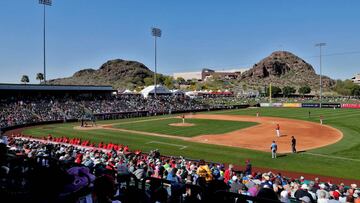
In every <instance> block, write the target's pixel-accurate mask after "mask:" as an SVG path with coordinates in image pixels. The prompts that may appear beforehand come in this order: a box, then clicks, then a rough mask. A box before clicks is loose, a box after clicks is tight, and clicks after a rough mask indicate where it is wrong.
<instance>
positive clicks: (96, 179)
mask: <svg viewBox="0 0 360 203" xmlns="http://www.w3.org/2000/svg"><path fill="white" fill-rule="evenodd" d="M0 87H1V88H2V90H3V91H1V101H2V102H1V105H0V107H1V120H0V121H1V128H2V129H3V130H4V131H8V130H10V129H17V128H19V127H24V126H32V125H34V124H44V122H45V123H47V122H74V121H77V120H78V119H79V118H81V117H82V116H83V115H85V114H86V113H90V114H91V115H95V116H96V118H97V119H99V120H103V119H120V118H129V117H139V116H142V117H143V116H151V115H155V114H169V113H176V112H197V111H208V110H219V109H229V108H239V107H242V108H243V107H247V106H246V105H243V106H239V105H234V104H235V103H236V102H234V101H238V100H242V99H243V101H247V100H249V99H250V100H251V99H254V98H235V97H228V96H224V97H219V96H217V97H207V96H204V95H203V96H201V97H197V98H193V99H191V98H189V97H187V96H185V95H184V94H181V95H171V94H164V95H158V96H157V97H154V96H148V97H146V98H145V97H143V96H142V95H141V94H113V92H114V90H113V89H112V88H111V87H94V86H41V85H31V86H30V85H1V86H0ZM257 99H258V101H257V102H259V103H257V104H258V105H261V106H269V105H266V104H264V103H261V104H260V101H261V100H262V99H259V98H257ZM312 99H314V98H312ZM264 100H266V99H264ZM282 100H284V101H285V100H286V99H283V98H282ZM288 101H289V99H288ZM331 101H333V100H331ZM334 101H339V100H334ZM346 101H347V100H346ZM315 102H316V100H315ZM295 104H296V103H295ZM334 105H335V104H334ZM347 105H350V104H347ZM255 106H256V105H255ZM275 106H277V107H279V106H278V105H275ZM283 106H287V104H285V103H284V104H283ZM300 106H301V105H300ZM336 106H337V107H339V108H340V107H347V106H346V105H343V104H340V103H339V104H336ZM350 106H351V105H350ZM323 107H326V105H323ZM329 107H331V108H332V107H333V106H329ZM10 132H12V133H11V134H9V133H7V136H5V135H2V137H1V142H2V143H1V173H0V174H1V177H0V179H1V182H0V186H1V188H2V189H1V196H2V197H5V198H9V199H10V198H11V199H12V202H23V201H25V200H28V199H31V200H33V201H35V202H77V201H79V200H81V201H84V200H86V202H88V201H89V199H92V201H97V202H106V200H112V201H121V202H213V201H214V200H216V201H217V202H235V201H236V202H246V201H253V202H299V201H302V202H306V201H307V200H308V199H310V201H316V199H318V201H319V200H321V199H333V200H341V201H342V200H345V199H351V198H352V199H353V200H354V199H356V198H357V197H358V195H359V190H358V189H357V185H356V184H349V185H344V184H333V183H331V182H327V181H323V180H320V179H319V178H315V179H313V180H311V179H310V180H306V179H304V178H303V177H287V176H285V175H281V174H280V173H273V172H264V171H263V172H260V171H253V170H252V166H251V161H250V160H248V161H247V162H246V168H245V169H240V170H239V169H237V168H236V167H233V166H232V165H227V164H226V165H224V163H216V162H211V160H209V161H208V162H204V161H203V160H194V159H186V158H183V157H175V156H164V155H162V154H160V152H159V151H158V150H154V151H150V152H143V151H142V150H141V149H131V148H129V147H128V145H127V143H115V142H108V143H106V142H105V141H102V142H98V143H96V142H93V141H91V140H88V139H86V138H82V137H66V136H62V137H52V135H51V134H48V135H44V136H43V137H42V138H35V137H32V136H25V135H23V134H22V133H21V131H16V130H15V131H10ZM14 132H18V133H14ZM19 168H22V170H20V171H19V170H18V169H19ZM304 175H305V174H304ZM49 180H51V181H50V182H49ZM74 180H77V181H78V182H74ZM50 185H52V186H53V185H56V187H49V186H50ZM104 188H106V189H104ZM39 191H41V192H39Z"/></svg>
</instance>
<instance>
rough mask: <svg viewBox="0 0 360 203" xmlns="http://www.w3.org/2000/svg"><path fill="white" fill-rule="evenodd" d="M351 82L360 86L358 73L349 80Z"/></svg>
mask: <svg viewBox="0 0 360 203" xmlns="http://www.w3.org/2000/svg"><path fill="white" fill-rule="evenodd" d="M351 80H352V81H353V82H354V83H355V84H358V85H360V73H358V74H357V75H355V77H353V78H351Z"/></svg>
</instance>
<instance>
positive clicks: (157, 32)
mask: <svg viewBox="0 0 360 203" xmlns="http://www.w3.org/2000/svg"><path fill="white" fill-rule="evenodd" d="M151 35H152V36H153V37H154V41H155V74H154V96H155V97H156V83H157V81H156V74H157V53H156V52H157V45H156V38H158V37H161V30H160V29H159V28H156V27H152V28H151Z"/></svg>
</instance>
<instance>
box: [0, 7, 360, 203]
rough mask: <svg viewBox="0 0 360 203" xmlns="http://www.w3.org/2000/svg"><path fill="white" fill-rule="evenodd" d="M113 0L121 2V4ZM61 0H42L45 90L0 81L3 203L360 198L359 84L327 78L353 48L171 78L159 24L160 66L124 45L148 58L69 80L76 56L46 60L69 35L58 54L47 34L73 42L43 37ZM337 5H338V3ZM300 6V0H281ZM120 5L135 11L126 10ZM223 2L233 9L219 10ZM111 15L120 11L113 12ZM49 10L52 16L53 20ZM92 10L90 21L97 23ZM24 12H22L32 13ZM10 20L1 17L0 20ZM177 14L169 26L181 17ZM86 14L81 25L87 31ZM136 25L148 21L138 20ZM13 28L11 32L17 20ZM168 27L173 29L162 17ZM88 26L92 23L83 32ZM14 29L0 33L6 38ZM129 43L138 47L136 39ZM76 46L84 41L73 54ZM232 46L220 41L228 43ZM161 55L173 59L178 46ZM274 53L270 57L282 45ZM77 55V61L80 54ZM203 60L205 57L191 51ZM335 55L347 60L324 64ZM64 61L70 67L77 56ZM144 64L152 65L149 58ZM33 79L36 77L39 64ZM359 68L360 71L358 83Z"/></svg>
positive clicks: (284, 54) (277, 54) (40, 76)
mask: <svg viewBox="0 0 360 203" xmlns="http://www.w3.org/2000/svg"><path fill="white" fill-rule="evenodd" d="M109 2H111V4H112V5H117V6H120V5H118V2H115V1H109ZM56 4H59V5H58V7H59V9H60V10H61V9H64V11H68V9H69V7H68V6H69V5H67V4H69V2H67V3H66V2H61V3H60V2H59V3H57V1H56ZM56 4H55V5H53V2H52V1H51V0H40V1H39V5H40V7H41V16H42V19H43V21H42V23H43V24H42V26H43V27H42V29H43V30H42V31H43V32H42V34H43V35H42V37H43V38H42V39H41V40H42V42H43V44H42V48H43V51H42V52H41V53H42V55H41V56H42V59H41V61H40V62H41V65H42V66H43V67H42V71H41V72H38V73H36V74H35V75H36V80H39V84H35V83H30V79H31V77H29V76H28V75H22V74H23V73H24V74H27V72H23V71H21V73H19V72H17V69H16V65H14V70H3V71H2V72H3V73H2V74H4V76H1V77H0V79H1V80H2V81H0V82H1V83H0V138H1V139H0V169H1V170H0V202H40V203H47V202H56V203H57V202H69V203H93V202H94V203H95V202H96V203H103V202H104V203H105V202H106V203H108V202H114V203H121V202H123V203H192V202H196V203H202V202H226V203H227V202H229V203H248V202H250V203H252V202H254V203H256V202H258V203H263V202H264V203H268V202H269V203H272V202H279V203H281V202H283V203H303V202H304V203H316V202H318V203H332V202H337V203H359V202H360V172H359V169H360V158H359V155H360V85H359V83H358V81H357V76H356V77H354V78H352V79H338V80H334V79H332V77H338V75H341V74H342V73H341V74H340V73H338V75H331V77H329V76H325V75H323V73H322V66H323V65H324V64H325V65H327V66H330V63H333V64H334V65H335V64H337V62H338V61H340V62H341V63H345V61H346V60H348V61H347V62H348V63H349V64H350V65H349V66H351V64H352V63H354V64H355V65H357V66H358V64H359V62H360V61H356V59H357V57H356V56H354V54H358V53H360V52H341V53H340V52H339V53H336V52H335V53H334V54H328V55H327V54H324V53H323V52H322V51H323V49H324V48H325V46H327V44H326V43H316V46H315V48H316V50H320V55H318V56H316V58H315V60H319V62H320V63H319V64H320V67H319V68H320V71H317V69H316V68H314V67H313V65H310V63H312V64H313V63H315V62H314V61H313V58H314V57H311V56H308V57H307V56H306V54H305V56H304V58H306V60H305V59H302V58H300V57H299V56H297V55H295V54H293V53H292V52H290V51H284V50H279V51H272V53H271V54H270V55H269V56H267V57H265V58H263V59H261V60H259V59H260V58H256V60H259V62H257V63H255V64H254V65H247V66H248V67H249V68H244V67H241V68H227V70H226V71H224V69H222V70H221V68H218V67H206V68H203V69H202V71H201V72H200V71H198V69H197V70H196V71H198V72H194V71H195V68H193V69H189V72H186V71H183V69H180V68H179V69H176V68H174V70H171V71H172V72H173V73H174V76H170V74H169V73H166V74H165V73H164V74H162V73H158V72H157V68H158V67H157V63H158V58H160V59H161V60H165V59H163V58H162V57H165V56H168V58H172V57H171V55H168V53H164V52H160V53H161V54H163V55H165V56H161V55H160V56H161V57H160V56H158V54H159V53H158V52H159V49H158V47H157V46H161V44H157V43H160V42H161V40H164V41H165V40H170V41H169V42H168V43H169V44H171V40H174V39H168V38H166V37H164V36H163V31H165V33H166V29H160V28H158V27H151V29H150V33H148V34H149V35H150V36H148V37H150V39H149V40H148V41H152V40H154V42H155V43H154V44H153V45H151V44H146V45H141V46H140V47H146V46H150V47H152V46H154V47H152V48H155V49H154V51H151V56H150V57H149V58H151V57H153V56H155V57H154V59H155V63H154V67H152V66H153V65H152V61H151V60H152V59H153V58H152V59H151V60H150V62H148V61H147V60H148V59H147V55H146V54H145V53H142V51H139V50H137V51H135V52H134V54H133V53H132V49H130V48H129V50H126V51H124V52H122V53H123V54H124V55H125V56H129V57H130V58H131V57H138V58H139V60H140V59H142V60H144V61H145V62H144V64H143V63H141V62H137V61H133V60H123V59H113V60H107V61H106V62H105V63H103V62H101V63H102V65H101V66H100V67H99V69H82V70H79V68H77V69H71V71H73V70H75V71H77V72H75V73H74V74H73V75H72V76H70V77H65V76H66V75H65V76H64V75H63V74H64V73H62V70H60V69H56V68H49V67H47V64H49V66H54V67H61V66H64V64H65V65H66V64H68V63H70V62H66V63H65V62H63V61H59V60H61V58H60V59H59V60H57V59H55V58H54V57H49V58H50V60H49V61H47V60H46V59H47V58H46V56H47V55H46V54H47V53H48V52H49V53H50V56H51V54H54V53H55V52H66V51H64V50H62V47H61V46H60V41H59V42H58V43H57V42H56V41H54V40H53V41H51V40H49V41H50V45H47V46H53V47H52V48H50V51H47V50H46V47H47V46H46V42H47V41H46V39H47V38H46V35H49V34H50V36H51V35H54V36H56V38H57V39H58V40H60V38H62V37H64V38H65V37H66V35H67V34H66V32H64V33H63V35H60V34H56V33H51V32H50V33H49V34H46V32H45V31H46V30H47V29H49V28H50V29H55V30H56V28H54V27H52V26H48V25H47V24H46V23H45V22H46V20H45V19H46V16H50V17H49V18H50V19H51V20H54V19H55V18H56V17H59V16H61V15H60V14H59V13H56V11H53V10H54V9H56V7H57V5H56ZM74 4H78V2H76V3H74ZM90 4H91V5H89V8H92V7H93V6H95V7H94V9H96V10H97V9H99V12H100V13H102V12H103V11H101V9H102V6H101V5H98V3H95V2H93V3H90ZM92 4H94V5H92ZM144 4H147V3H144ZM307 4H309V5H310V3H307ZM328 4H329V6H334V7H336V4H335V3H334V4H332V3H328ZM354 4H356V3H354ZM0 5H1V3H0ZM15 5H17V3H14V4H13V3H9V4H5V5H4V8H5V7H6V8H8V9H14V6H15ZM236 5H239V3H236ZM258 5H259V4H255V5H252V4H249V5H248V6H255V7H257V6H258ZM291 5H292V6H294V5H295V3H287V4H286V6H291ZM296 5H298V4H296ZM26 6H31V5H30V4H29V5H26ZM50 6H51V7H50ZM124 6H125V7H127V6H128V7H129V8H130V7H131V8H132V7H133V6H135V5H134V4H133V3H129V2H127V3H124ZM159 6H160V5H159ZM194 6H195V7H199V8H200V7H202V6H201V5H198V4H194ZM217 6H220V7H221V8H222V7H224V8H227V9H230V8H229V7H228V6H225V5H222V4H219V5H217ZM269 6H270V5H269ZM271 6H274V5H271ZM316 6H319V5H318V4H317V3H316ZM316 6H315V7H314V8H316ZM53 7H55V8H53ZM205 7H207V6H205ZM210 7H211V6H210V5H209V8H210ZM255 7H254V8H255ZM354 7H355V5H354ZM50 8H51V10H49V9H50ZM89 8H84V9H85V10H86V9H89ZM129 8H128V9H129ZM161 8H164V9H170V6H166V5H161ZM108 9H111V8H107V9H105V10H108ZM122 9H124V10H123V12H124V13H122V14H115V13H112V14H109V13H106V15H110V16H112V17H114V16H117V15H131V14H128V13H127V12H128V10H127V9H125V8H122ZM213 9H214V8H213ZM47 10H49V12H54V13H55V14H46V12H45V11H47ZM34 11H36V12H39V11H38V9H37V10H34ZM31 12H32V11H31ZM47 12H48V11H47ZM83 12H84V13H82V14H83V15H84V16H88V17H93V15H94V14H89V13H87V11H83ZM89 12H90V11H89ZM144 12H145V11H144ZM147 12H148V11H147ZM174 12H175V11H174ZM189 12H190V11H189ZM191 12H192V11H191ZM25 13H26V12H25ZM25 13H24V14H22V15H24V16H25V15H32V14H31V13H29V14H25ZM286 13H288V14H290V13H289V11H286ZM11 15H12V14H11V13H10V12H5V13H4V14H0V18H1V19H5V18H9V17H10V16H11ZM168 15H170V14H168ZM234 15H235V14H234ZM237 15H238V14H236V16H237ZM279 15H280V14H279ZM281 15H282V14H281ZM294 15H295V14H294ZM356 15H358V14H356ZM170 16H172V15H170ZM315 16H317V15H315ZM39 17H40V16H39ZM73 17H74V16H73ZM208 17H209V16H208ZM262 17H263V18H265V16H262ZM59 18H60V17H59ZM172 18H173V21H174V22H175V21H176V19H178V17H172ZM259 18H261V17H259ZM100 19H101V20H100ZM106 19H107V18H105V17H103V16H100V17H99V20H94V21H93V22H94V24H97V23H99V22H100V21H101V22H102V20H104V22H105V21H106V22H107V23H109V22H112V21H111V20H109V19H108V20H106ZM195 19H197V18H195ZM225 19H227V18H225ZM83 20H84V19H79V22H80V21H81V22H82V23H84V22H83ZM14 21H16V22H18V21H24V22H25V21H26V20H25V19H14ZM108 21H109V22H108ZM0 22H1V21H0ZM66 22H71V21H66ZM86 22H87V21H86ZM136 22H138V23H139V25H140V24H141V25H143V24H144V22H143V23H140V22H142V21H141V20H139V21H136ZM52 23H54V22H52ZM88 23H89V22H88ZM102 23H103V22H102ZM112 23H114V22H112ZM228 23H229V22H228ZM299 23H300V24H301V23H302V21H299ZM48 24H50V23H48ZM180 24H181V23H180ZM230 24H231V23H230ZM230 24H229V25H228V24H227V26H231V25H230ZM5 25H6V26H8V28H9V29H10V25H8V24H5ZM46 26H48V27H49V28H47V27H46ZM69 26H70V25H69ZM89 26H90V25H89ZM93 26H95V25H93ZM124 26H125V25H124ZM128 26H129V29H130V27H131V26H130V25H128ZM163 26H164V27H167V23H165V24H164V25H163ZM203 26H205V25H203ZM61 27H62V26H61ZM90 27H91V26H90ZM86 28H87V27H86V26H85V25H84V27H83V28H81V29H86ZM81 29H80V30H81ZM114 29H115V28H114ZM116 29H117V28H116ZM116 29H115V30H116ZM168 29H169V30H172V29H174V28H172V27H171V26H170V27H168ZM204 29H205V28H204ZM175 30H176V29H175ZM148 31H149V30H148ZM75 32H78V30H77V31H74V34H75ZM79 32H80V31H79ZM81 32H82V31H81ZM289 32H290V31H289ZM173 34H174V33H173ZM10 35H11V34H9V33H4V35H3V36H4V38H6V39H10ZM22 35H24V34H22ZM124 35H126V33H124ZM314 35H315V34H314ZM0 36H2V34H1V35H0ZM102 36H103V35H100V34H99V33H97V31H95V30H94V35H93V36H92V38H91V39H92V40H95V41H96V40H100V39H99V38H101V40H104V41H103V42H104V43H106V42H110V40H111V39H112V34H109V39H104V38H102ZM76 37H77V36H76V35H75V38H76ZM87 37H88V36H87ZM87 37H85V38H87ZM129 37H130V38H136V40H137V39H139V40H143V39H142V38H141V37H140V36H139V35H137V34H134V33H132V34H130V35H129ZM229 37H230V36H229ZM266 37H269V36H266ZM163 38H164V39H163ZM79 39H80V38H79ZM274 39H275V38H274ZM274 39H273V40H274ZM84 40H85V39H84ZM108 40H109V41H108ZM199 40H200V39H199ZM203 40H208V41H209V40H210V39H208V38H206V37H205V38H204V39H203ZM229 40H231V39H229ZM269 40H272V38H269ZM328 40H329V41H331V38H329V39H328ZM30 41H31V40H30ZM85 41H86V40H85ZM85 41H84V42H85ZM145 41H146V40H145ZM225 41H226V40H225ZM0 42H2V41H1V40H0ZM96 42H97V41H96ZM123 42H124V44H125V45H124V46H127V45H126V43H125V41H123ZM51 43H53V44H52V45H51ZM79 43H81V40H80V42H77V43H74V44H73V46H78V45H79ZM132 43H133V42H132ZM214 43H215V42H214ZM333 43H334V44H335V42H333ZM85 44H86V45H85ZM89 44H91V43H89ZM94 44H96V43H94ZM180 44H181V43H179V46H180ZM200 44H201V43H200ZM225 44H227V45H224V44H223V43H221V46H229V47H231V45H230V44H228V43H225ZM5 45H7V46H8V47H10V48H9V50H10V49H11V48H12V45H11V44H8V43H5ZM14 46H15V45H14ZM29 46H30V45H29ZM34 46H35V45H34ZM36 46H38V45H36ZM64 46H65V45H64ZM79 46H80V45H79ZM83 46H84V47H83V48H84V50H85V51H87V49H89V50H88V52H86V53H88V55H86V58H88V57H92V56H93V55H92V54H91V53H90V52H91V50H92V49H91V48H90V45H87V42H86V43H84V44H83ZM88 46H89V47H88ZM109 46H114V47H117V46H119V45H117V44H115V45H111V44H110V45H109ZM199 46H206V45H205V44H203V45H199ZM269 46H270V45H269ZM298 46H299V47H300V46H301V45H300V44H298ZM344 46H345V45H344ZM54 47H56V48H54ZM165 47H167V49H169V50H167V51H170V49H174V47H172V48H170V46H169V45H167V46H165ZM270 47H271V48H272V50H274V47H273V45H271V46H270ZM126 48H128V47H126ZM74 49H76V48H74ZM110 49H111V48H110V47H109V50H110ZM139 49H142V48H139ZM164 49H165V48H164ZM313 49H314V48H313ZM55 50H56V51H55ZM194 50H195V49H194ZM194 50H193V51H194ZM292 50H293V51H294V50H296V49H295V48H292ZM334 50H335V49H334ZM257 51H258V52H260V51H259V50H257ZM10 52H11V51H10ZM103 52H105V53H102V54H105V55H106V57H112V56H113V54H112V53H111V51H109V53H108V54H107V53H106V51H103ZM127 52H128V53H129V54H130V55H126V54H125V53H127ZM191 52H192V51H191ZM195 52H196V51H195ZM299 52H300V54H301V55H303V53H301V51H299ZM205 53H208V52H205ZM77 54H78V55H79V57H81V56H82V54H83V53H77ZM132 54H133V55H132ZM208 54H210V53H208ZM243 54H244V56H245V55H246V54H245V52H243ZM229 55H231V54H229ZM254 55H256V56H259V55H257V54H254ZM29 56H31V57H33V55H32V54H30V55H29ZM35 56H36V55H35ZM61 56H63V55H61ZM64 56H65V55H64ZM66 56H68V55H66ZM74 56H76V54H75V55H74ZM195 56H199V55H196V54H195V53H194V57H195ZM209 56H211V54H210V55H209ZM331 56H340V57H339V58H340V59H338V61H334V60H332V59H329V61H330V62H328V63H324V62H323V61H324V60H327V59H328V57H331ZM68 57H69V61H71V60H75V59H74V57H73V56H71V57H70V56H68ZM93 57H94V59H91V60H89V61H90V62H89V63H85V62H83V65H86V66H88V64H96V63H95V62H94V60H95V58H96V56H93ZM188 57H189V60H190V58H192V57H190V56H188ZM199 57H200V56H199ZM223 57H225V55H224V56H223ZM249 58H251V57H249ZM350 58H351V60H350ZM353 58H354V59H353ZM0 59H1V61H3V62H1V61H0V67H2V66H4V65H7V66H9V67H12V66H11V64H12V63H14V64H17V63H18V62H13V61H9V59H8V57H7V55H6V53H5V52H3V51H2V50H1V49H0ZM208 59H209V61H213V60H212V59H210V58H208ZM29 60H30V61H31V63H29V64H32V63H33V61H32V60H34V61H35V62H36V63H35V62H34V63H35V64H37V61H38V59H36V57H35V58H34V59H29ZM96 60H98V59H96ZM214 60H216V59H214ZM80 61H81V60H80ZM168 61H169V63H170V62H171V63H175V62H172V61H171V60H170V59H168ZM308 61H309V62H308ZM189 62H191V63H194V64H196V62H193V61H191V60H190V61H189ZM340 62H339V63H340ZM24 63H25V62H22V64H24ZM149 63H150V65H149V68H148V67H147V66H146V65H145V64H149ZM186 64H187V63H186ZM225 64H226V63H225ZM252 64H253V62H252ZM37 65H38V64H37ZM187 65H188V64H187ZM236 66H238V67H240V66H239V65H236ZM241 66H243V65H241ZM314 66H317V63H315V65H314ZM30 67H31V65H30ZM150 67H152V68H150ZM174 67H175V66H174ZM194 67H196V65H194ZM35 69H36V68H34V71H38V70H37V69H36V70H35ZM48 69H49V70H48ZM47 70H48V73H47V72H46V71H47ZM63 70H64V71H65V69H63ZM354 70H355V69H354ZM26 71H28V73H29V74H30V73H32V71H33V70H32V68H30V69H29V70H26ZM49 71H50V73H49ZM161 71H164V72H165V70H164V69H161ZM167 71H168V70H167ZM351 71H352V69H351ZM351 71H350V69H349V72H351ZM51 72H54V73H51ZM176 72H178V73H176ZM326 73H328V72H326ZM17 74H21V75H22V76H21V80H20V81H21V83H22V84H19V83H17V82H14V80H13V79H11V78H12V77H16V76H17V77H19V76H18V75H17ZM47 74H48V75H49V76H48V78H49V79H47ZM66 74H67V73H66ZM334 74H335V73H334ZM346 74H349V73H346ZM356 74H358V72H356V70H355V71H353V72H352V73H351V74H350V75H349V78H351V77H352V76H353V75H356ZM339 77H342V76H339ZM9 78H10V79H9ZM50 78H51V79H50Z"/></svg>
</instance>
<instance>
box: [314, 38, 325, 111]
mask: <svg viewBox="0 0 360 203" xmlns="http://www.w3.org/2000/svg"><path fill="white" fill-rule="evenodd" d="M315 46H316V47H319V49H320V55H319V56H320V108H321V107H322V60H321V59H322V47H323V46H326V43H323V42H322V43H317V44H315Z"/></svg>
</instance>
